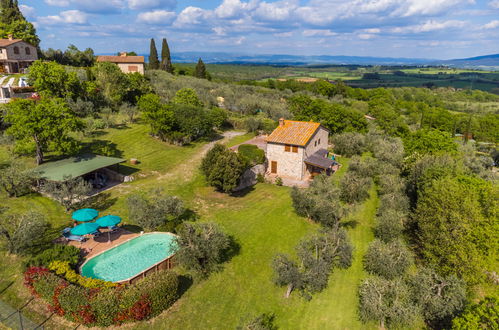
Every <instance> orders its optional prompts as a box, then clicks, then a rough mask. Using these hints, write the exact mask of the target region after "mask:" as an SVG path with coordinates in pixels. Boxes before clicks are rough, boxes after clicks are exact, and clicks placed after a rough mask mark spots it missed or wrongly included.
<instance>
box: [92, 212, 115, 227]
mask: <svg viewBox="0 0 499 330" xmlns="http://www.w3.org/2000/svg"><path fill="white" fill-rule="evenodd" d="M120 222H121V218H120V217H119V216H117V215H106V216H103V217H102V218H99V219H97V220H95V223H96V224H98V225H99V226H101V227H113V226H116V225H117V224H119V223H120Z"/></svg>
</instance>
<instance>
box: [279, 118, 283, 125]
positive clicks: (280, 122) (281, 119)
mask: <svg viewBox="0 0 499 330" xmlns="http://www.w3.org/2000/svg"><path fill="white" fill-rule="evenodd" d="M279 126H281V127H282V126H284V118H279Z"/></svg>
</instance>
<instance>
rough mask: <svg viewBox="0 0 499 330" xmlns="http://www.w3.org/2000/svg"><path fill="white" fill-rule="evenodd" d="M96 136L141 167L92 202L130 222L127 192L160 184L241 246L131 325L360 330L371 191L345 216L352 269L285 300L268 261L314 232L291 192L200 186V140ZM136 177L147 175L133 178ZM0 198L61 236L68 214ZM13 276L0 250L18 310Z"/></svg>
mask: <svg viewBox="0 0 499 330" xmlns="http://www.w3.org/2000/svg"><path fill="white" fill-rule="evenodd" d="M251 137H252V135H251V134H250V135H244V136H239V137H236V138H233V139H231V140H229V141H224V142H225V143H227V144H228V145H234V144H237V143H241V142H244V140H245V139H249V138H251ZM98 139H99V140H108V141H111V142H112V143H114V144H115V145H114V148H115V149H117V150H119V151H121V152H122V156H123V157H125V158H130V157H135V158H138V159H139V160H141V161H142V162H141V164H139V165H138V166H137V168H138V169H141V171H139V172H136V173H135V174H134V175H135V176H136V177H137V180H136V181H134V182H132V183H128V184H122V185H120V186H118V187H116V188H115V189H112V190H110V191H109V192H106V193H105V194H103V195H102V196H103V197H105V200H103V201H101V204H98V205H94V206H95V207H98V208H99V209H100V210H101V211H103V213H105V214H109V213H113V214H117V215H121V216H123V217H124V222H126V223H133V219H129V218H128V214H127V213H128V212H127V211H126V204H125V198H126V196H127V195H128V194H129V193H130V192H133V191H146V192H147V191H148V190H150V189H153V188H162V189H164V190H165V191H166V192H168V193H171V194H175V195H178V196H179V197H181V198H182V199H183V200H184V201H185V202H186V205H187V206H188V207H189V208H190V209H192V210H193V211H195V212H196V213H197V215H198V216H199V221H215V222H217V223H218V224H220V225H221V226H222V228H223V229H224V230H225V231H226V232H227V233H228V234H230V235H232V236H233V237H234V239H235V240H236V242H237V243H238V244H239V245H240V251H239V253H238V254H237V255H235V256H234V257H233V258H232V259H231V260H230V261H228V262H227V263H225V264H224V265H223V269H222V270H221V271H220V272H218V273H215V274H212V275H211V276H210V277H209V278H208V279H207V280H205V281H202V282H196V283H194V284H193V285H192V286H191V287H190V288H189V289H188V290H187V291H186V292H185V294H184V295H183V296H182V297H181V299H180V300H179V301H178V302H177V303H176V304H175V305H174V306H173V307H172V309H171V310H169V311H167V312H164V313H163V314H162V315H160V316H159V317H158V318H156V319H154V320H151V321H149V322H145V323H139V324H136V325H134V326H135V327H138V328H150V327H151V326H153V327H154V328H172V329H226V328H234V327H235V326H237V325H238V324H239V323H240V322H241V320H242V319H248V318H251V317H254V316H255V315H257V314H259V313H263V312H271V313H275V315H276V323H277V325H278V326H279V327H280V328H281V329H319V328H335V329H365V328H366V326H365V325H363V324H361V323H360V321H359V320H358V317H357V286H358V284H359V282H360V281H361V279H362V278H363V277H364V276H365V274H364V272H363V270H362V255H363V254H364V252H365V249H366V246H367V244H368V242H369V241H370V240H372V238H373V237H372V230H371V226H372V222H373V219H374V213H375V209H376V204H377V197H376V195H375V192H374V190H373V191H372V192H371V198H370V199H369V200H368V201H367V202H366V203H364V204H363V205H362V206H360V207H359V208H358V209H356V210H353V213H352V215H351V218H350V219H347V220H348V221H349V223H351V224H354V226H352V227H351V228H349V229H348V230H349V233H350V237H351V239H352V242H353V244H354V246H355V258H354V262H353V265H352V267H350V268H349V269H347V270H336V271H335V272H334V273H333V274H332V276H331V279H330V282H329V287H328V288H327V289H326V290H325V291H324V292H322V293H320V294H317V295H316V296H314V297H313V299H312V300H311V301H306V300H304V299H303V298H301V297H300V295H299V294H298V293H297V292H295V293H293V294H292V296H291V297H290V298H289V299H285V298H284V292H285V288H281V287H276V286H275V285H274V284H273V283H272V275H273V274H272V270H271V266H270V263H271V260H272V257H273V256H274V255H275V254H276V253H278V252H284V253H294V247H295V246H296V245H297V243H298V242H299V241H300V240H301V239H303V238H304V237H305V236H306V235H309V234H312V233H313V232H315V231H316V230H317V228H318V226H317V225H316V224H313V223H311V222H309V221H307V220H306V219H304V218H301V217H299V216H297V215H296V214H295V213H294V211H293V208H292V205H291V199H290V196H289V188H286V187H278V186H274V185H270V184H259V185H257V186H256V187H255V188H254V189H253V190H252V191H249V192H248V193H247V194H246V195H244V196H241V197H230V196H227V195H224V194H220V193H217V192H214V191H213V189H212V188H211V187H207V186H206V184H205V182H204V178H203V177H202V175H201V174H200V173H199V170H198V165H199V162H200V161H201V158H202V157H201V152H202V151H206V148H204V147H203V145H204V144H201V143H200V144H196V145H193V146H188V147H175V146H169V145H166V144H164V143H162V142H160V141H157V140H155V139H153V138H151V137H149V136H148V134H147V128H146V127H144V126H142V125H132V126H131V127H129V128H125V129H108V130H105V131H103V133H102V135H100V136H99V137H98ZM339 161H340V162H341V163H342V164H343V165H344V166H343V167H342V168H341V170H340V171H339V172H338V173H336V174H335V178H336V180H338V179H339V178H340V177H341V176H342V175H343V173H344V172H345V171H346V169H347V167H348V159H345V158H343V159H339ZM142 173H146V174H147V175H146V176H141V174H142ZM0 202H1V203H2V204H3V205H7V206H9V207H10V208H11V211H13V212H23V211H24V210H28V209H34V210H37V211H39V212H40V213H42V214H45V215H46V216H48V218H49V221H50V222H51V224H52V226H53V230H52V231H51V233H50V234H49V236H48V237H47V239H52V238H54V237H56V236H57V235H58V232H59V230H60V229H61V228H62V227H64V226H66V225H68V224H69V223H70V220H69V214H68V213H66V212H65V211H64V210H63V208H62V207H61V206H59V205H58V204H57V203H55V202H53V201H51V200H49V199H47V198H45V197H42V196H39V195H30V196H26V197H22V198H18V199H9V198H7V197H6V196H5V195H0ZM21 272H22V259H21V258H18V257H14V256H8V255H6V254H5V253H1V254H0V278H1V281H0V290H1V289H3V288H4V287H7V286H8V285H10V283H11V282H13V283H12V285H11V286H10V287H9V288H8V289H7V290H5V291H4V292H3V293H1V294H0V299H2V300H4V301H7V302H9V303H10V304H11V305H13V306H16V307H19V306H21V305H22V304H23V303H24V302H25V301H27V300H28V296H29V295H28V292H27V291H26V289H25V288H24V287H23V285H22V274H21ZM25 312H26V313H27V314H28V315H29V316H31V317H32V318H33V319H35V320H37V321H40V322H41V321H43V320H44V316H43V315H42V314H40V313H39V307H37V306H35V305H33V304H31V305H28V307H27V308H26V309H25ZM58 322H63V321H62V319H60V318H53V319H52V320H51V321H49V322H48V323H47V327H48V328H58V327H61V326H62V324H61V323H58ZM64 324H65V323H64ZM367 328H369V327H367ZM371 328H375V327H371Z"/></svg>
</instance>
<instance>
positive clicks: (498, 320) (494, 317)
mask: <svg viewBox="0 0 499 330" xmlns="http://www.w3.org/2000/svg"><path fill="white" fill-rule="evenodd" d="M452 329H453V330H471V329H499V300H498V299H497V298H494V297H486V298H485V299H483V300H481V301H480V302H478V303H476V304H472V305H470V306H468V307H467V308H466V310H465V311H464V313H462V314H461V315H459V317H456V318H455V319H454V320H453V321H452Z"/></svg>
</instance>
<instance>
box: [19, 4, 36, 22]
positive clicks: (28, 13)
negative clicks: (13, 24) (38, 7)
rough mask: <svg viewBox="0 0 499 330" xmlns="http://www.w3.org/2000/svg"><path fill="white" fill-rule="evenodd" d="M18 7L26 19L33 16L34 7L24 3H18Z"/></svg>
mask: <svg viewBox="0 0 499 330" xmlns="http://www.w3.org/2000/svg"><path fill="white" fill-rule="evenodd" d="M19 9H20V10H21V12H22V13H23V15H24V17H26V18H28V19H30V18H34V17H35V8H33V7H30V6H26V5H19Z"/></svg>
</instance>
